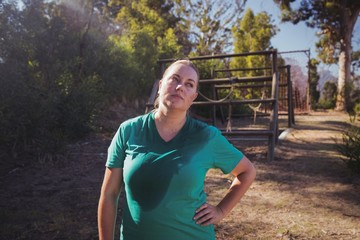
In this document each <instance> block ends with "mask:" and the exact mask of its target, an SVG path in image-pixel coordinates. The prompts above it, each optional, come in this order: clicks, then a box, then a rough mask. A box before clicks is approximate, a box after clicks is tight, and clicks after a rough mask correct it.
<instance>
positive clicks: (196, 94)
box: [192, 92, 199, 101]
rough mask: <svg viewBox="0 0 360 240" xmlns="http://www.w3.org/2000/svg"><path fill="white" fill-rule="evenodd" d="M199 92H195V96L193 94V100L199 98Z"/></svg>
mask: <svg viewBox="0 0 360 240" xmlns="http://www.w3.org/2000/svg"><path fill="white" fill-rule="evenodd" d="M198 95H199V94H198V93H197V92H196V93H194V96H193V100H192V101H195V99H196V98H197V96H198Z"/></svg>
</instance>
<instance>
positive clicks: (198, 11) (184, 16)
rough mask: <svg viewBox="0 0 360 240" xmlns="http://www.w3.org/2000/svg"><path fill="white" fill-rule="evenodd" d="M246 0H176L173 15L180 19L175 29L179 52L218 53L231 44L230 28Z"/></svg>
mask: <svg viewBox="0 0 360 240" xmlns="http://www.w3.org/2000/svg"><path fill="white" fill-rule="evenodd" d="M245 2H246V0H227V1H212V0H201V1H192V0H176V1H175V3H176V4H175V6H174V10H173V12H174V15H175V16H176V17H177V18H178V19H180V21H179V23H178V24H177V26H176V29H175V31H176V32H177V37H178V39H179V42H180V43H181V45H182V46H183V50H182V51H183V54H184V55H188V54H189V53H190V52H192V53H194V54H195V55H196V56H199V55H211V54H220V53H224V52H226V51H227V50H228V49H229V47H231V45H232V38H231V37H230V33H231V27H232V26H233V25H234V24H235V22H236V20H237V19H238V18H239V17H240V15H241V14H242V12H243V6H244V4H245Z"/></svg>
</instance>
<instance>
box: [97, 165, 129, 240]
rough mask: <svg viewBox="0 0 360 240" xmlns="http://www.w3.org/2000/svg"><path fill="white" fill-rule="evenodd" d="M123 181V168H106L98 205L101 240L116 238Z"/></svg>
mask: <svg viewBox="0 0 360 240" xmlns="http://www.w3.org/2000/svg"><path fill="white" fill-rule="evenodd" d="M122 181H123V169H122V168H106V170H105V176H104V181H103V184H102V187H101V194H100V199H99V206H98V228H99V239H100V240H113V239H114V231H115V223H116V214H117V206H118V199H119V195H120V191H121V186H122Z"/></svg>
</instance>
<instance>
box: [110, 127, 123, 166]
mask: <svg viewBox="0 0 360 240" xmlns="http://www.w3.org/2000/svg"><path fill="white" fill-rule="evenodd" d="M125 145H126V144H125V140H124V129H123V126H122V125H121V126H120V127H119V129H118V130H117V132H116V133H115V135H114V137H113V139H112V141H111V144H110V146H109V148H108V155H107V160H106V164H105V166H106V167H109V168H123V167H124V159H125V150H126V149H125Z"/></svg>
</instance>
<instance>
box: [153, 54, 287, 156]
mask: <svg viewBox="0 0 360 240" xmlns="http://www.w3.org/2000/svg"><path fill="white" fill-rule="evenodd" d="M255 55H257V56H265V57H266V59H269V61H270V62H271V64H270V65H271V67H267V68H269V69H270V73H271V74H269V75H264V76H256V77H234V76H231V77H227V78H211V79H200V80H199V84H200V86H201V85H211V86H212V88H213V89H215V91H214V95H213V99H212V100H211V99H207V98H206V97H205V96H203V97H202V99H203V100H199V98H200V97H199V98H198V99H197V100H195V101H194V103H193V106H212V109H213V125H216V107H219V106H228V107H229V108H232V107H233V106H239V105H246V104H264V105H266V106H269V124H268V126H267V129H252V130H249V129H240V128H231V129H226V130H224V129H220V130H222V133H223V135H224V136H226V137H227V138H228V139H229V140H230V141H237V140H260V141H267V142H268V151H267V159H268V160H269V161H271V160H273V159H274V152H275V145H276V143H277V140H278V132H279V129H278V116H279V115H278V107H279V106H278V100H279V99H278V93H279V71H278V66H277V51H276V50H271V51H259V52H249V53H239V54H221V55H208V56H198V57H191V58H188V59H189V60H191V61H193V62H195V61H207V60H212V59H230V58H235V57H247V56H255ZM176 60H177V59H162V60H159V61H158V63H159V64H160V69H161V72H162V73H163V72H164V70H165V66H166V64H168V63H172V62H174V61H176ZM195 65H196V63H195ZM222 71H226V69H225V70H222ZM228 71H229V70H228ZM229 72H231V71H229ZM158 86H159V80H157V81H155V83H154V85H153V89H152V92H151V95H150V97H149V100H148V102H147V104H146V112H148V111H150V109H151V108H153V106H154V102H155V99H156V96H157V92H158ZM226 87H230V88H233V89H239V88H258V87H264V88H265V87H266V88H270V93H271V94H270V96H266V97H265V96H264V97H262V98H261V99H259V98H254V99H232V98H231V97H226V98H223V99H217V98H216V97H217V96H216V95H217V94H216V91H217V90H216V89H221V88H226ZM200 88H201V87H200ZM288 89H290V92H291V86H288ZM288 92H289V90H288ZM214 97H215V98H214ZM288 98H290V99H291V96H290V95H288ZM290 108H291V105H289V109H290ZM288 117H289V119H290V117H291V116H290V111H289V115H288ZM229 120H231V119H229ZM289 124H291V123H290V122H289Z"/></svg>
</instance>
